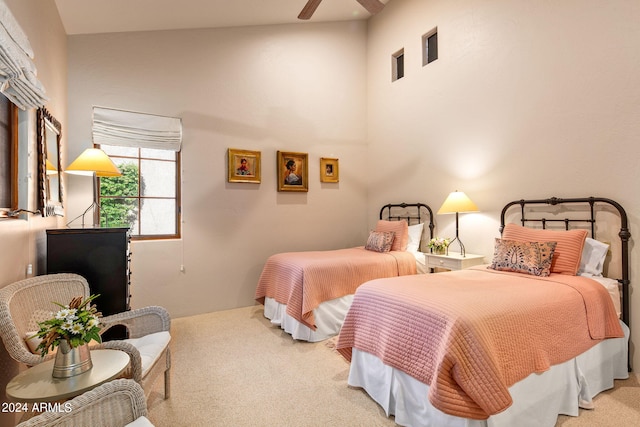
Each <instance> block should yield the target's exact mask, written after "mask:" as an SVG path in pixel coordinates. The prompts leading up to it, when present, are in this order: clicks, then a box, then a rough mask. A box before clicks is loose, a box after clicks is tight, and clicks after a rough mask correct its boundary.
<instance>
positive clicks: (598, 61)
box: [367, 0, 640, 367]
mask: <svg viewBox="0 0 640 427" xmlns="http://www.w3.org/2000/svg"><path fill="white" fill-rule="evenodd" d="M639 18H640V3H638V2H637V1H635V0H628V1H627V0H616V1H614V2H610V3H607V6H606V7H605V6H604V5H602V4H601V3H598V2H595V3H594V2H584V1H579V0H571V1H562V2H531V1H528V0H517V1H514V0H500V1H491V2H476V1H457V2H451V1H444V0H442V1H422V0H403V1H391V2H390V3H389V4H388V5H387V7H386V8H385V9H384V11H383V12H382V13H381V14H379V15H377V16H376V17H375V18H374V19H372V20H371V21H370V25H369V31H368V39H367V40H368V50H369V55H368V60H367V71H368V73H369V79H368V104H367V106H368V111H369V114H368V120H367V123H368V128H367V134H368V143H369V147H368V156H369V162H368V163H367V167H368V169H369V170H371V171H375V174H372V175H370V176H371V180H370V181H369V193H370V197H369V198H368V206H369V216H368V218H372V216H373V213H374V212H376V210H377V206H378V205H379V204H380V203H381V202H384V201H386V200H388V199H390V198H399V199H402V200H406V201H413V200H415V199H419V200H421V201H424V202H426V203H427V204H429V205H430V206H431V207H432V208H433V209H434V211H437V210H438V209H439V207H440V205H441V204H442V202H443V201H444V199H445V198H446V196H447V194H448V193H449V192H451V191H454V190H456V189H458V190H461V191H465V192H466V193H467V195H468V196H469V197H470V198H471V199H472V200H473V201H474V202H475V203H476V204H477V205H478V207H479V208H480V211H481V212H480V213H477V214H460V221H459V222H460V236H461V237H462V238H463V241H464V243H465V245H466V247H467V251H469V252H471V253H480V254H484V255H485V257H486V259H487V260H490V259H491V256H492V254H493V238H494V237H498V236H499V233H498V225H499V214H500V210H501V209H502V206H503V205H504V204H506V203H508V202H509V201H512V200H519V199H521V198H547V197H551V196H558V197H587V196H599V197H609V198H612V199H614V200H616V201H618V202H619V203H621V204H622V205H623V206H624V207H625V208H626V211H627V214H628V215H629V222H630V224H631V233H632V236H633V240H635V239H638V238H639V237H638V236H640V228H639V227H638V224H639V223H640V217H639V212H640V197H639V196H638V191H637V188H638V187H639V186H640V168H639V167H638V159H639V158H640V144H638V138H639V135H640V81H639V80H638V79H639V77H638V76H639V75H640V50H639V49H638V48H637V46H636V45H637V43H636V42H637V41H638V40H640V26H638V25H637V23H638V22H639ZM435 27H437V29H438V43H439V59H438V60H437V61H435V62H433V63H431V64H429V65H427V66H426V67H423V66H422V58H421V53H420V45H421V37H422V35H423V34H425V33H427V32H429V31H430V30H432V29H433V28H435ZM401 48H404V50H405V74H406V77H405V78H403V79H401V80H399V81H396V82H393V83H392V82H391V55H392V54H393V53H395V52H397V51H398V50H399V49H401ZM392 153H393V154H392ZM436 230H437V234H438V235H440V236H454V235H455V217H454V216H452V215H438V216H436ZM454 245H455V244H454ZM634 246H635V245H634V243H633V241H632V242H631V245H630V248H631V251H630V254H631V283H632V287H636V286H638V285H637V283H639V282H640V273H639V272H640V257H639V255H638V251H637V250H634ZM631 307H632V315H631V318H632V341H633V342H636V343H637V342H640V314H639V313H638V310H637V307H640V295H639V294H638V293H637V292H636V293H635V294H633V296H632V301H631ZM634 307H635V308H636V310H635V312H634V311H633V308H634ZM634 313H635V314H634ZM634 347H635V346H634V345H633V344H632V349H633V348H634ZM633 354H634V362H635V363H634V365H635V366H636V367H637V366H640V353H638V352H634V353H633Z"/></svg>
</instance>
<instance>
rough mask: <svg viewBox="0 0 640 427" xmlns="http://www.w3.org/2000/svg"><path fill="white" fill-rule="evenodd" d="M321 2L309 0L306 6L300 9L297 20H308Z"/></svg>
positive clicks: (319, 0)
mask: <svg viewBox="0 0 640 427" xmlns="http://www.w3.org/2000/svg"><path fill="white" fill-rule="evenodd" d="M321 1H322V0H309V1H308V2H307V4H305V5H304V7H303V8H302V12H300V15H298V19H309V18H311V16H312V15H313V12H315V11H316V9H317V8H318V5H319V4H320V2H321Z"/></svg>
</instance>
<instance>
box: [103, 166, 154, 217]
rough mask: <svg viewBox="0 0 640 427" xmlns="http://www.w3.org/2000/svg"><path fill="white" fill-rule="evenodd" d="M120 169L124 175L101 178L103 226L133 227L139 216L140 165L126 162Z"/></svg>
mask: <svg viewBox="0 0 640 427" xmlns="http://www.w3.org/2000/svg"><path fill="white" fill-rule="evenodd" d="M119 169H120V172H122V176H118V177H111V178H100V226H101V227H131V226H132V225H133V224H134V223H135V221H136V219H137V217H138V177H139V173H138V165H137V164H135V163H125V164H122V165H120V166H119ZM143 185H144V184H143Z"/></svg>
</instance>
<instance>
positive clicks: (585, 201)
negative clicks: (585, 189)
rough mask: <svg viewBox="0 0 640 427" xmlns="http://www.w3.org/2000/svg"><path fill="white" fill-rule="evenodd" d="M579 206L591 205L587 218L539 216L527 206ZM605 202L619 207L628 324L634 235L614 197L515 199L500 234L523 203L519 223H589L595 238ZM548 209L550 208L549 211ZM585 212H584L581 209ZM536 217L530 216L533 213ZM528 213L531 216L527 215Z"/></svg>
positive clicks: (624, 314) (624, 308)
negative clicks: (514, 211) (630, 251)
mask: <svg viewBox="0 0 640 427" xmlns="http://www.w3.org/2000/svg"><path fill="white" fill-rule="evenodd" d="M569 204H571V205H578V204H582V205H584V206H585V207H587V206H588V208H589V209H588V210H589V212H588V217H586V218H585V217H582V218H574V217H571V218H568V217H566V218H559V217H557V216H555V217H552V218H546V217H540V215H541V213H540V212H531V211H529V212H527V210H526V209H525V207H527V206H528V207H531V206H533V205H551V206H557V205H569ZM598 205H605V206H608V207H613V208H615V209H616V210H617V212H618V214H619V217H620V231H619V232H618V236H619V237H620V242H621V245H620V248H621V250H620V252H621V253H620V263H621V266H620V267H621V276H622V277H621V278H619V279H618V282H619V283H620V285H621V288H622V291H621V294H622V302H621V307H622V321H623V322H624V323H625V324H626V325H627V326H630V324H629V315H630V312H629V311H630V307H629V239H630V238H631V232H630V231H629V224H628V220H627V213H626V211H625V210H624V208H623V207H622V206H621V205H620V204H619V203H618V202H616V201H614V200H611V199H606V198H602V197H585V198H577V199H561V198H557V197H551V198H549V199H539V200H515V201H513V202H510V203H507V204H506V205H505V206H504V208H503V209H502V214H501V215H500V233H502V230H503V229H504V226H505V216H506V213H507V211H508V210H509V209H511V208H512V207H514V206H520V218H521V219H520V222H521V223H522V225H523V226H526V225H527V224H530V223H538V224H540V225H541V226H542V228H546V227H547V224H553V223H556V224H557V223H562V224H564V228H565V229H566V230H568V229H569V227H570V225H572V226H574V227H576V226H580V224H582V225H583V226H585V225H586V226H588V227H589V228H590V229H591V237H592V238H594V239H595V238H596V213H597V212H598V209H597V206H598ZM546 212H549V210H546ZM582 213H583V214H585V212H582ZM532 214H533V215H534V216H536V217H535V218H534V217H531V215H532ZM527 215H529V216H527Z"/></svg>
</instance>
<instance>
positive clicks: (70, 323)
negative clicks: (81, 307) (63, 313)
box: [60, 319, 73, 331]
mask: <svg viewBox="0 0 640 427" xmlns="http://www.w3.org/2000/svg"><path fill="white" fill-rule="evenodd" d="M60 328H62V329H63V330H65V331H71V330H72V328H73V321H71V320H69V319H66V320H65V321H64V323H63V324H62V325H60Z"/></svg>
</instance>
